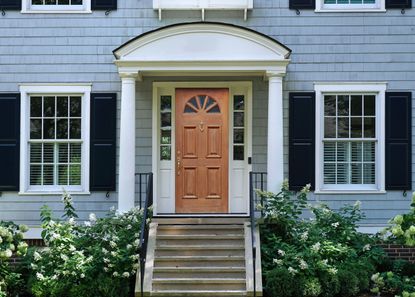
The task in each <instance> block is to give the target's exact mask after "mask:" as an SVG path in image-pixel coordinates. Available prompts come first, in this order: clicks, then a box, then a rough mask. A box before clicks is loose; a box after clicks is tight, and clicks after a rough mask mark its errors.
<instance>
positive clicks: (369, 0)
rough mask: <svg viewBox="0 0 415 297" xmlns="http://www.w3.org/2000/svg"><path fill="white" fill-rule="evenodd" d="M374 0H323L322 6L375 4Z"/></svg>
mask: <svg viewBox="0 0 415 297" xmlns="http://www.w3.org/2000/svg"><path fill="white" fill-rule="evenodd" d="M375 3H376V0H324V4H351V5H358V4H375Z"/></svg>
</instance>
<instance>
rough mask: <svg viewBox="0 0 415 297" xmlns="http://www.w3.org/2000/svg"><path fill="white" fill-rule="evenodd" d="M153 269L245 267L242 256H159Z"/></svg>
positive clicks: (155, 259)
mask: <svg viewBox="0 0 415 297" xmlns="http://www.w3.org/2000/svg"><path fill="white" fill-rule="evenodd" d="M154 267H212V268H213V267H245V257H243V256H160V257H156V258H154Z"/></svg>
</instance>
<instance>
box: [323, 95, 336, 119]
mask: <svg viewBox="0 0 415 297" xmlns="http://www.w3.org/2000/svg"><path fill="white" fill-rule="evenodd" d="M324 115H325V116H336V96H334V95H330V96H324Z"/></svg>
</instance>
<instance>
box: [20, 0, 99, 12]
mask: <svg viewBox="0 0 415 297" xmlns="http://www.w3.org/2000/svg"><path fill="white" fill-rule="evenodd" d="M21 13H92V10H91V0H83V4H82V5H32V0H22V10H21Z"/></svg>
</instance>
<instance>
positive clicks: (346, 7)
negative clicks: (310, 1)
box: [314, 0, 386, 12]
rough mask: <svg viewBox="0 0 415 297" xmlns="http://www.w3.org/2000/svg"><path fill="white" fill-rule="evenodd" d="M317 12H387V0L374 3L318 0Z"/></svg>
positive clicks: (378, 0) (377, 0)
mask: <svg viewBox="0 0 415 297" xmlns="http://www.w3.org/2000/svg"><path fill="white" fill-rule="evenodd" d="M314 11H315V12H386V7H385V0H376V3H374V4H324V0H316V9H315V10H314Z"/></svg>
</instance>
